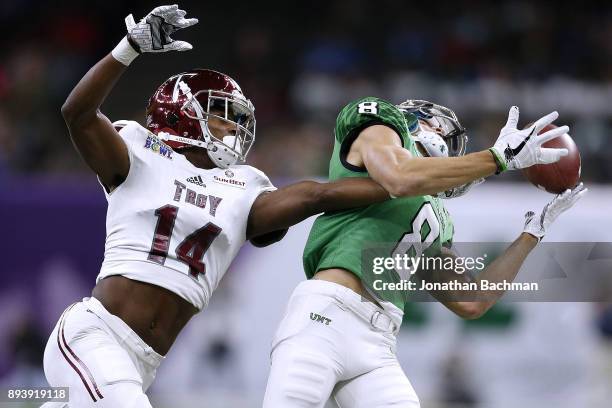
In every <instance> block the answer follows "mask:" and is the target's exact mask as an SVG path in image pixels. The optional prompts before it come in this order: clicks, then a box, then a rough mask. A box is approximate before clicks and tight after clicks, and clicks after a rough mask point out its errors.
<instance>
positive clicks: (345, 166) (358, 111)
mask: <svg viewBox="0 0 612 408" xmlns="http://www.w3.org/2000/svg"><path fill="white" fill-rule="evenodd" d="M413 121H417V118H416V116H414V115H410V116H408V117H405V116H404V114H403V113H402V112H400V111H399V110H398V109H397V108H396V107H395V105H393V104H391V103H389V102H387V101H385V100H382V99H379V98H374V97H367V98H363V99H359V100H357V101H354V102H351V103H349V104H348V105H346V106H345V107H344V108H343V109H342V111H341V112H340V114H339V115H338V118H337V120H336V128H335V143H334V151H333V155H332V158H331V160H330V163H329V180H330V181H331V180H337V179H340V178H343V177H369V175H368V172H367V170H366V169H365V168H360V167H356V166H353V165H351V164H350V163H347V161H346V156H347V154H348V152H349V150H350V147H351V144H352V143H353V141H354V140H355V139H356V138H357V136H358V135H359V133H360V132H361V131H362V130H363V129H365V128H367V127H368V126H372V125H376V124H382V125H385V126H389V127H390V128H392V129H394V130H395V132H397V134H398V135H400V137H401V142H402V144H403V147H404V148H405V149H407V150H409V151H410V152H411V153H412V154H413V155H420V153H419V152H418V150H417V148H416V146H415V143H414V140H413V139H412V137H411V135H410V132H409V130H408V129H409V128H410V127H411V126H414V125H415V123H413ZM452 237H453V224H452V221H451V219H450V216H449V215H448V212H447V211H446V209H445V208H444V205H443V204H442V202H441V200H440V199H438V198H436V197H432V196H429V195H426V196H419V197H405V198H396V199H391V200H388V201H385V202H382V203H378V204H373V205H370V206H367V207H362V208H358V209H353V210H347V211H337V212H331V213H325V214H323V215H321V216H319V217H318V218H317V219H316V221H315V223H314V225H313V226H312V229H311V231H310V235H309V237H308V242H307V243H306V247H305V249H304V257H303V262H304V270H305V272H306V276H307V277H308V278H309V279H310V278H312V277H313V276H314V274H315V273H316V272H317V271H319V270H322V269H329V268H343V269H346V270H348V271H350V272H352V273H354V274H355V275H357V276H358V277H359V278H360V279H361V280H362V282H363V284H364V285H365V286H366V287H368V288H369V289H370V291H371V292H372V293H374V294H376V295H377V296H378V297H380V298H382V299H383V300H385V301H389V302H392V303H393V304H395V305H396V306H397V307H399V308H400V309H402V310H403V308H404V304H405V302H406V293H397V292H390V291H376V290H375V289H374V288H373V287H372V286H373V285H372V281H373V279H374V278H376V279H382V280H383V281H384V282H394V281H398V280H399V279H400V277H399V275H398V274H397V273H389V272H386V273H384V274H382V275H374V274H373V273H372V265H371V264H368V265H365V267H362V256H363V255H364V254H363V253H362V251H363V250H364V249H367V248H372V247H373V246H376V245H378V246H380V245H381V244H384V245H385V246H386V248H393V247H394V250H395V251H400V252H403V253H410V248H411V245H410V243H411V242H414V241H419V242H427V245H429V243H431V244H430V245H429V246H428V247H427V249H426V251H425V254H426V255H428V256H431V255H433V254H435V253H437V252H439V251H440V248H441V247H442V246H443V245H444V246H450V244H451V243H452ZM432 241H433V242H432ZM395 251H388V252H395ZM386 255H387V256H391V255H392V253H389V254H386ZM363 259H365V257H364V258H363Z"/></svg>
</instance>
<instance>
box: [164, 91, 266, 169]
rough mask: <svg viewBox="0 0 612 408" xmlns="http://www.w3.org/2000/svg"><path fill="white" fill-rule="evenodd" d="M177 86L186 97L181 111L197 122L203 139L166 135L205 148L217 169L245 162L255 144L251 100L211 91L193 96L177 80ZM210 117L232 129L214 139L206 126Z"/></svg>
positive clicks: (253, 109) (200, 92) (199, 92)
mask: <svg viewBox="0 0 612 408" xmlns="http://www.w3.org/2000/svg"><path fill="white" fill-rule="evenodd" d="M178 87H179V89H180V91H181V92H182V93H183V94H184V95H185V96H186V97H187V100H186V101H185V103H184V104H183V106H182V107H181V112H182V113H183V114H184V115H185V116H186V117H188V118H190V119H194V120H197V121H198V122H199V123H200V127H201V129H202V139H201V140H194V139H189V138H183V137H180V136H173V135H165V136H166V137H167V138H169V139H171V140H176V141H179V142H182V143H185V144H188V145H192V146H197V147H203V148H205V149H206V150H207V152H208V156H209V157H210V159H211V160H212V161H213V163H214V164H215V165H216V166H218V167H220V168H227V167H229V166H231V165H233V164H236V163H238V162H244V161H245V160H246V156H247V155H248V153H249V151H250V150H251V146H252V145H253V143H254V142H255V113H254V111H255V108H254V107H253V104H252V103H251V101H249V100H248V99H246V98H244V96H242V95H241V94H240V95H238V94H237V93H229V92H224V91H219V90H213V89H207V90H200V91H198V92H196V93H195V94H192V93H191V90H190V89H189V86H188V85H187V84H186V83H185V82H183V81H180V83H179V84H178ZM211 118H215V119H217V120H219V121H222V122H225V123H229V124H231V125H232V130H231V131H230V132H229V133H228V134H226V135H223V136H220V135H217V136H215V134H214V133H213V132H212V130H211V129H210V126H209V121H210V119H211Z"/></svg>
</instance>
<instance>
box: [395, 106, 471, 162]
mask: <svg viewBox="0 0 612 408" xmlns="http://www.w3.org/2000/svg"><path fill="white" fill-rule="evenodd" d="M397 107H398V109H399V110H400V111H402V112H403V113H404V114H413V115H415V116H416V117H417V119H418V122H417V123H415V125H414V128H413V129H408V130H410V133H411V134H412V135H413V136H414V139H415V141H417V142H418V143H419V144H420V145H421V146H422V147H423V148H424V149H425V151H426V152H427V154H428V155H429V156H433V157H446V156H463V155H464V154H465V150H466V146H467V140H468V138H467V135H466V134H465V128H464V127H463V126H461V123H459V119H458V118H457V115H456V114H455V112H453V111H452V110H451V109H449V108H447V107H445V106H442V105H438V104H436V103H433V102H429V101H424V100H420V99H408V100H406V101H405V102H402V103H400V104H399V105H397ZM421 121H423V122H425V123H427V125H429V127H431V128H432V129H433V130H434V132H432V131H430V130H428V129H424V128H422V125H421ZM444 145H446V148H447V149H445V148H444Z"/></svg>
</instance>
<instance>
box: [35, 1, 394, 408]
mask: <svg viewBox="0 0 612 408" xmlns="http://www.w3.org/2000/svg"><path fill="white" fill-rule="evenodd" d="M185 14H186V13H185V11H183V10H180V9H178V6H176V5H173V6H161V7H157V8H155V9H154V10H153V11H152V12H151V13H149V14H148V15H147V16H146V17H145V18H143V19H142V20H141V21H140V22H139V23H135V22H134V20H133V18H131V16H128V18H127V19H126V23H127V26H128V34H127V36H126V37H125V38H124V39H123V40H122V41H121V42H120V43H119V44H118V45H117V47H116V48H115V49H114V50H113V51H112V53H111V54H109V55H107V56H106V57H104V58H103V59H102V60H101V61H99V62H98V63H97V64H96V65H95V66H94V67H93V68H91V69H90V70H89V72H87V74H86V75H85V76H84V77H83V79H82V80H81V81H80V82H79V83H78V85H77V86H76V87H75V88H74V90H73V91H72V93H71V94H70V96H69V97H68V99H67V100H66V102H65V104H64V106H63V107H62V114H63V116H64V119H65V121H66V124H67V126H68V129H69V131H70V136H71V138H72V141H73V143H74V145H75V147H76V149H77V150H78V151H79V153H80V154H81V155H82V157H83V159H84V160H85V162H86V163H87V164H88V165H89V167H91V169H92V170H93V171H94V172H95V173H96V174H97V175H98V179H99V181H100V183H101V185H102V186H103V188H104V191H105V194H106V198H107V200H108V213H107V220H106V229H107V237H106V248H105V254H104V262H103V264H102V267H101V271H100V274H99V276H98V278H97V283H96V286H95V287H94V289H93V292H92V296H91V297H90V298H85V299H83V301H81V302H77V303H74V304H73V305H71V306H69V307H68V308H67V309H66V310H65V311H64V313H63V314H62V316H61V317H60V319H59V321H58V323H57V325H56V327H55V328H54V330H53V332H52V334H51V336H50V338H49V341H48V343H47V347H46V349H45V356H44V369H45V375H46V377H47V380H48V382H49V384H50V385H52V386H68V387H70V401H69V403H47V404H45V406H47V407H51V406H55V407H64V406H70V407H113V408H117V407H126V408H127V407H150V406H151V404H150V402H149V400H148V398H147V396H146V394H145V392H146V390H147V388H148V387H149V385H150V384H151V382H152V381H153V379H154V377H155V372H156V369H157V367H158V366H159V364H160V363H161V361H162V360H163V356H164V355H165V354H166V353H167V352H168V350H169V349H170V347H171V346H172V343H173V342H174V340H175V339H176V337H177V335H178V334H179V332H180V331H181V329H182V328H183V327H184V326H185V324H186V323H187V322H188V321H189V319H190V318H191V317H192V316H193V315H194V314H196V313H197V312H198V311H200V310H202V309H203V308H204V307H206V305H207V303H208V301H209V298H210V296H211V294H212V292H213V291H214V289H215V288H216V287H217V285H218V283H219V281H220V279H221V278H222V276H223V274H224V273H225V272H226V270H227V268H228V266H229V265H230V263H231V261H232V260H233V258H234V257H235V256H236V254H237V252H238V250H239V248H240V247H241V246H242V244H243V243H244V242H245V241H246V240H250V241H251V242H253V243H254V244H255V245H257V246H264V245H267V244H270V243H272V242H275V241H277V240H279V239H280V238H282V235H283V234H284V232H285V231H286V229H287V228H288V227H289V226H291V225H294V224H296V223H298V222H300V221H301V220H303V219H305V218H307V217H309V216H311V215H314V214H316V213H319V212H323V211H332V210H337V209H344V208H349V207H357V206H363V205H367V204H371V203H375V202H380V201H383V200H386V199H387V198H388V197H389V196H388V193H387V192H386V191H385V190H384V189H383V188H382V187H380V186H379V185H378V184H377V183H375V182H373V181H371V180H367V179H363V178H351V179H347V180H340V181H337V182H333V183H327V184H323V183H316V182H308V181H306V182H301V183H297V184H294V185H290V186H288V187H284V188H282V189H279V190H276V189H275V188H274V186H273V185H272V184H271V183H270V181H269V180H268V178H267V177H266V176H265V175H264V174H263V173H262V172H261V171H259V170H257V169H255V168H253V167H250V166H247V165H244V164H239V163H242V162H244V160H245V158H246V156H247V154H248V152H249V150H250V148H251V146H252V144H253V142H254V140H255V117H254V113H253V111H254V108H253V105H252V104H251V102H250V101H249V100H248V99H246V98H245V96H244V95H243V93H242V91H241V89H240V87H239V86H238V84H237V83H236V82H235V81H234V80H232V79H231V78H230V77H228V76H227V75H224V74H221V73H219V72H215V71H211V70H200V69H196V70H192V71H189V72H185V73H182V74H179V75H175V76H173V77H171V78H170V79H168V80H167V81H166V82H164V84H162V85H161V86H160V87H159V88H158V90H157V91H156V92H155V93H154V95H153V96H152V97H151V99H150V101H149V106H148V109H147V118H146V128H145V127H142V126H140V125H139V124H138V123H136V122H130V121H119V122H115V123H111V121H110V120H108V119H107V118H106V116H104V115H103V114H102V113H101V112H100V106H101V105H102V103H103V102H104V100H105V98H106V96H107V95H108V93H109V92H110V91H111V89H112V88H113V86H114V84H115V83H116V81H117V80H118V79H119V77H120V76H121V74H122V73H123V72H124V71H125V69H126V68H127V66H128V65H129V64H130V63H131V62H132V61H133V60H134V59H135V58H136V57H137V56H138V55H139V54H141V53H147V52H152V53H154V52H165V51H172V50H176V51H184V50H188V49H191V48H192V47H191V45H190V44H188V43H186V42H183V41H174V40H173V39H172V38H170V35H171V34H172V33H174V32H175V31H176V30H178V29H181V28H186V27H189V26H192V25H194V24H196V23H197V20H196V19H193V18H185ZM262 352H263V350H262Z"/></svg>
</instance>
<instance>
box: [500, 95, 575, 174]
mask: <svg viewBox="0 0 612 408" xmlns="http://www.w3.org/2000/svg"><path fill="white" fill-rule="evenodd" d="M558 117H559V114H558V113H557V112H552V113H549V114H548V115H546V116H544V117H542V118H540V119H538V120H537V121H536V122H535V123H534V124H533V125H531V126H529V127H528V128H527V129H522V130H519V129H517V124H518V118H519V109H518V107H517V106H513V107H511V108H510V112H509V114H508V121H507V123H506V126H504V127H503V128H502V130H501V131H500V133H499V138H498V139H497V141H496V142H495V145H494V146H493V147H492V148H490V149H489V150H490V151H491V153H493V154H494V155H495V157H496V161H497V163H498V166H499V167H500V171H504V170H516V169H523V168H525V167H531V166H533V165H534V164H548V163H554V162H556V161H558V160H559V159H561V157H563V156H567V153H568V152H567V149H552V148H546V147H542V144H543V143H545V142H547V141H549V140H552V139H554V138H556V137H559V136H561V135H562V134H564V133H567V132H568V131H569V127H567V126H559V127H558V128H554V129H551V130H549V131H547V132H544V133H542V134H541V135H539V134H538V133H539V132H540V131H541V130H542V129H543V128H544V127H545V126H546V125H549V124H551V123H552V122H554V120H555V119H557V118H558Z"/></svg>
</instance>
